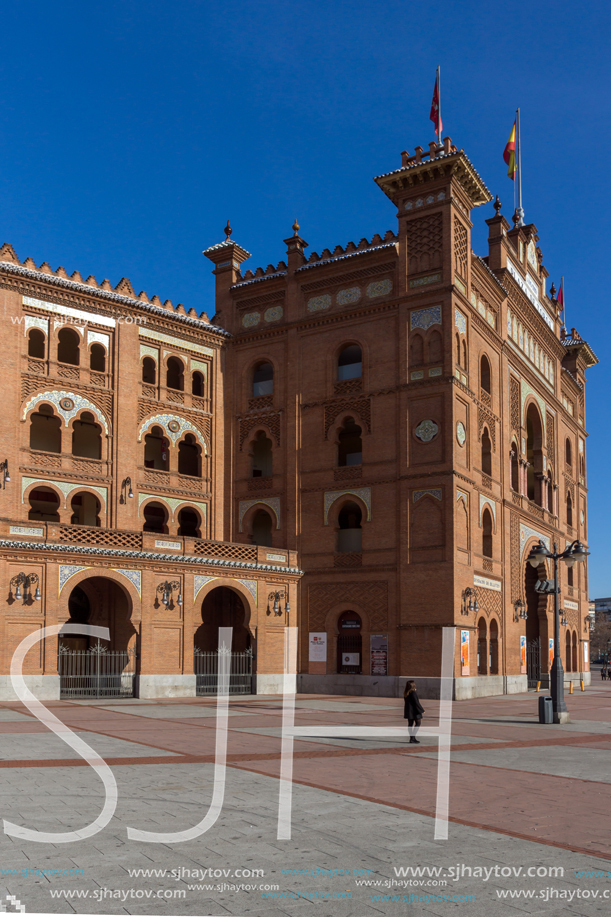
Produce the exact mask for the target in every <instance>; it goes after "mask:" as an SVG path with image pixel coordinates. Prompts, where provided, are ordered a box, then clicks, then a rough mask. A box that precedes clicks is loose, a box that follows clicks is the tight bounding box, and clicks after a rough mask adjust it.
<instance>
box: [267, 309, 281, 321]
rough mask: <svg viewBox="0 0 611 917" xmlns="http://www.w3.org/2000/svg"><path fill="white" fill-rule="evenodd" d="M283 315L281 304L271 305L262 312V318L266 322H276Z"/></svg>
mask: <svg viewBox="0 0 611 917" xmlns="http://www.w3.org/2000/svg"><path fill="white" fill-rule="evenodd" d="M283 315H284V309H283V308H282V306H271V307H270V308H269V309H266V310H265V312H264V313H263V318H264V319H265V321H266V322H277V321H279V319H281V318H282V316H283Z"/></svg>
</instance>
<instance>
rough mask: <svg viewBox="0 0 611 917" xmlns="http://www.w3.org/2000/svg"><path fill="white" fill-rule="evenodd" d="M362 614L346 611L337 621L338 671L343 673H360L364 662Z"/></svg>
mask: <svg viewBox="0 0 611 917" xmlns="http://www.w3.org/2000/svg"><path fill="white" fill-rule="evenodd" d="M361 627H362V621H361V616H360V615H359V614H357V613H356V611H345V612H344V613H343V614H342V615H340V618H339V621H338V622H337V629H338V632H339V635H338V638H337V671H338V673H339V674H341V675H360V674H361V671H362V662H363V638H362V636H361Z"/></svg>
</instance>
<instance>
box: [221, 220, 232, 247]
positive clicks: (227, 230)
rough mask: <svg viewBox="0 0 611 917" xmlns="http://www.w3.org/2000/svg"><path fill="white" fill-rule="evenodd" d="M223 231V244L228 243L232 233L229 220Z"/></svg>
mask: <svg viewBox="0 0 611 917" xmlns="http://www.w3.org/2000/svg"><path fill="white" fill-rule="evenodd" d="M223 231H224V233H225V242H229V237H230V236H231V233H232V232H233V229H232V228H231V226H230V225H229V220H227V225H226V226H225V229H224V230H223Z"/></svg>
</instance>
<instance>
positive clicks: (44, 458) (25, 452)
mask: <svg viewBox="0 0 611 917" xmlns="http://www.w3.org/2000/svg"><path fill="white" fill-rule="evenodd" d="M20 465H21V466H22V467H24V468H27V469H28V470H31V471H43V472H44V471H49V470H52V471H66V472H68V473H71V474H86V475H87V476H88V477H91V476H92V475H93V476H94V477H99V478H107V477H108V475H109V474H110V466H111V463H110V462H106V461H104V459H94V458H84V457H81V456H78V455H71V454H69V453H65V452H41V451H39V450H37V449H22V450H21V453H20Z"/></svg>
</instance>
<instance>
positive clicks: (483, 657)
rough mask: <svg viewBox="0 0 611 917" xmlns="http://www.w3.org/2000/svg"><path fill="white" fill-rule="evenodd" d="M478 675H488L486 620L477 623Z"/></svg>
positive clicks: (482, 619) (481, 619)
mask: <svg viewBox="0 0 611 917" xmlns="http://www.w3.org/2000/svg"><path fill="white" fill-rule="evenodd" d="M477 674H478V675H487V674H488V628H487V627H486V620H485V618H480V619H479V621H478V622H477Z"/></svg>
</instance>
